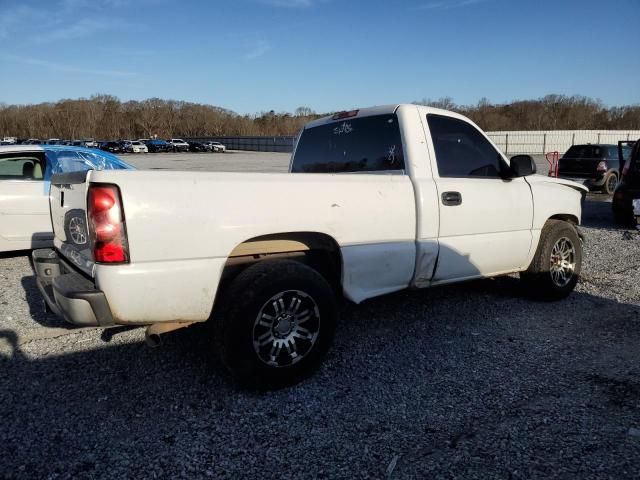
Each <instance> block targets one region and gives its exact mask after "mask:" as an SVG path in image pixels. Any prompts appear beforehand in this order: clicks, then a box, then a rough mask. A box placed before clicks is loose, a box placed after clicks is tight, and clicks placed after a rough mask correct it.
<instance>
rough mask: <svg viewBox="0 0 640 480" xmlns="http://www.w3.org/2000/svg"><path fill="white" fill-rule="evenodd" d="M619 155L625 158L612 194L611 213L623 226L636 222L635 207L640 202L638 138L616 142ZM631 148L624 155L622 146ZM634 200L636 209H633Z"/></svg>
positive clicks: (639, 147) (639, 146)
mask: <svg viewBox="0 0 640 480" xmlns="http://www.w3.org/2000/svg"><path fill="white" fill-rule="evenodd" d="M618 147H619V156H620V158H622V159H625V157H626V159H625V163H624V167H623V169H622V178H621V179H620V183H619V184H618V187H617V188H616V191H615V193H614V194H613V202H612V208H613V215H614V218H615V220H616V222H617V223H619V224H621V225H625V226H632V225H637V224H638V214H637V213H636V212H637V207H638V202H640V140H638V141H637V142H618ZM625 147H627V148H631V154H630V155H628V156H626V155H625V153H624V148H625ZM634 202H635V205H636V211H634Z"/></svg>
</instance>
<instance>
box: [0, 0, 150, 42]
mask: <svg viewBox="0 0 640 480" xmlns="http://www.w3.org/2000/svg"><path fill="white" fill-rule="evenodd" d="M146 1H147V2H152V0H146ZM153 1H157V0H153ZM127 4H129V2H128V1H127V0H58V1H55V2H50V3H48V4H47V5H46V6H42V7H40V8H34V7H30V6H26V5H19V6H16V7H13V8H3V9H1V10H0V40H3V39H11V40H12V42H13V46H14V47H15V46H18V42H22V44H27V43H39V44H42V43H49V42H56V41H65V40H74V39H78V38H84V37H89V36H92V35H96V34H99V33H100V32H103V31H105V30H115V29H119V28H122V27H126V26H128V25H131V22H127V21H126V20H122V19H114V18H110V19H109V21H105V18H104V14H105V13H107V12H109V13H111V12H113V10H114V9H116V8H118V7H124V6H125V5H127ZM136 27H137V28H141V27H144V25H141V24H140V22H136ZM23 32H30V33H29V35H24V34H23Z"/></svg>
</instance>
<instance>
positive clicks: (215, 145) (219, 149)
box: [204, 141, 227, 153]
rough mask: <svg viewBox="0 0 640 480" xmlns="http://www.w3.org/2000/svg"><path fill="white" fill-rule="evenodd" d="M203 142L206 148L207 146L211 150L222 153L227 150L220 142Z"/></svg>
mask: <svg viewBox="0 0 640 480" xmlns="http://www.w3.org/2000/svg"><path fill="white" fill-rule="evenodd" d="M204 143H205V145H206V146H207V148H209V149H210V150H211V151H212V152H216V153H224V152H226V151H227V147H225V146H224V145H223V144H221V143H220V142H212V141H208V142H204Z"/></svg>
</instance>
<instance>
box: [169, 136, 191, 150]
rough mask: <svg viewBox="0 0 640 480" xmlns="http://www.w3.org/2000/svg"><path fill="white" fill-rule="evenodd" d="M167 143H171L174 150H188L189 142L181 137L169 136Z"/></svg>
mask: <svg viewBox="0 0 640 480" xmlns="http://www.w3.org/2000/svg"><path fill="white" fill-rule="evenodd" d="M167 143H168V144H169V145H171V148H172V149H173V151H174V152H188V151H189V144H188V143H187V142H185V141H184V140H183V139H181V138H170V139H169V140H167Z"/></svg>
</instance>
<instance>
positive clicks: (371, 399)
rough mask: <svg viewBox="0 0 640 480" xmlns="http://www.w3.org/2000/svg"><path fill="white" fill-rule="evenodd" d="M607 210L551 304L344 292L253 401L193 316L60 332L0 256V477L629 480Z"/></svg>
mask: <svg viewBox="0 0 640 480" xmlns="http://www.w3.org/2000/svg"><path fill="white" fill-rule="evenodd" d="M149 157H150V158H153V157H151V156H149ZM158 158H159V157H158ZM225 158H233V157H231V156H229V157H225ZM203 159H204V156H203ZM145 161H146V160H145ZM169 163H170V162H169ZM610 217H611V215H610V204H609V203H607V202H606V199H604V198H602V196H599V195H592V196H590V199H589V200H588V202H587V204H586V211H585V218H584V223H585V226H584V228H583V229H582V230H583V232H584V233H585V235H586V239H587V240H586V241H587V244H586V256H585V259H584V275H583V279H582V281H581V282H580V283H579V285H578V287H577V290H576V292H575V293H574V294H573V295H572V296H570V297H569V298H568V299H567V300H565V301H562V302H559V303H536V302H532V301H530V300H527V299H524V298H523V297H522V296H521V292H520V290H519V284H518V281H517V279H516V278H513V277H505V278H500V279H495V280H486V281H478V282H473V283H468V284H463V285H457V286H451V287H446V288H445V287H443V288H437V289H433V290H426V291H406V292H400V293H397V294H393V295H388V296H385V297H382V298H377V299H373V300H370V301H367V302H365V303H363V304H362V305H359V306H355V305H350V304H345V305H344V307H343V312H342V320H341V322H340V324H339V327H338V331H337V335H336V341H335V344H334V347H333V349H332V351H331V353H330V355H329V358H328V360H327V362H326V363H325V364H324V366H323V367H322V368H321V370H320V371H319V372H318V373H317V374H316V375H315V376H313V377H312V378H310V379H309V380H307V381H305V382H304V383H302V384H300V385H298V386H296V387H293V388H290V389H287V390H283V391H278V392H274V393H268V394H256V393H250V392H246V391H243V390H240V389H238V388H236V387H235V386H234V385H233V384H232V382H231V380H230V379H229V378H228V376H227V375H226V373H225V372H224V371H223V369H222V368H221V366H220V365H219V364H218V363H217V362H216V361H215V360H214V355H212V352H211V347H210V344H209V342H208V339H207V337H206V330H205V329H203V328H200V327H191V328H189V329H185V330H183V331H179V332H176V333H174V334H171V335H169V336H166V343H165V345H164V346H163V347H161V348H159V349H149V348H147V347H146V346H145V345H144V343H143V336H144V332H143V330H142V329H132V330H123V329H112V330H106V331H101V330H99V329H74V328H71V327H69V326H68V325H66V324H64V323H63V322H61V321H60V320H58V319H56V318H55V317H53V316H51V315H50V314H44V313H43V312H42V311H41V302H40V297H39V294H38V292H37V290H36V288H35V282H34V278H33V274H32V271H31V269H30V266H29V262H28V259H27V257H26V256H24V255H15V256H5V257H4V258H0V459H1V460H0V478H74V479H75V478H87V477H90V478H106V477H110V478H114V477H115V478H133V477H143V476H144V477H151V478H153V477H163V478H183V477H188V478H194V477H211V478H233V479H236V478H274V479H275V478H277V479H286V478H292V479H293V478H296V479H297V478H376V479H377V478H420V479H422V478H527V479H528V478H598V479H601V478H613V479H621V478H639V477H640V438H639V434H638V432H639V431H640V430H639V429H640V349H639V348H638V345H639V344H640V313H639V312H640V273H639V268H638V267H639V266H640V233H639V232H636V231H629V230H620V229H617V228H615V227H614V226H613V224H612V223H611V219H610Z"/></svg>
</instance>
